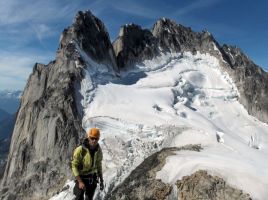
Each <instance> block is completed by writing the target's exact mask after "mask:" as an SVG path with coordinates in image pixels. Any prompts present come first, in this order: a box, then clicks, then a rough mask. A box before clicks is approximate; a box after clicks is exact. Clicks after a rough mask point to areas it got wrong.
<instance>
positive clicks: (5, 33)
mask: <svg viewBox="0 0 268 200" xmlns="http://www.w3.org/2000/svg"><path fill="white" fill-rule="evenodd" d="M267 8H268V2H267V1H265V0H256V1H254V2H253V1H252V0H150V1H147V0H120V1H119V0H95V1H94V0H57V1H56V0H42V1H41V0H23V1H22V0H1V1H0V90H3V89H11V90H17V89H20V90H22V89H23V88H24V87H25V85H26V81H27V79H28V77H29V75H30V73H31V72H32V68H33V65H34V63H36V62H40V63H44V64H47V63H48V62H49V61H51V60H53V59H54V58H55V52H56V49H57V47H58V42H59V37H60V34H61V32H62V30H63V29H64V28H65V27H67V26H69V25H71V23H72V20H73V18H74V16H75V14H76V13H77V11H78V10H91V12H92V13H93V14H94V15H96V16H97V17H98V18H100V19H101V20H102V21H103V22H104V24H105V25H106V28H107V29H108V31H109V34H110V38H111V40H114V39H115V38H116V37H117V34H118V31H119V28H120V26H121V25H124V24H127V23H136V24H139V25H141V26H142V27H144V28H149V29H151V28H152V26H153V24H154V23H155V21H156V20H157V19H159V18H161V17H167V18H170V19H173V20H175V21H176V22H177V23H179V24H182V25H184V26H187V27H191V28H192V29H193V30H194V31H202V30H204V29H207V30H208V31H209V32H211V33H212V34H213V35H214V37H215V38H216V40H217V41H218V42H219V43H220V44H224V43H226V44H231V45H236V46H238V47H240V48H241V49H242V50H243V51H244V53H246V54H247V55H248V56H249V57H250V58H251V59H252V60H253V61H254V62H255V63H256V64H258V65H260V66H261V67H263V68H264V69H266V71H268V37H267V36H268V20H267V19H268V12H267Z"/></svg>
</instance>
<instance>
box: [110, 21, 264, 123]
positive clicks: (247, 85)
mask: <svg viewBox="0 0 268 200" xmlns="http://www.w3.org/2000/svg"><path fill="white" fill-rule="evenodd" d="M113 46H114V49H115V54H116V56H117V63H118V66H119V67H120V68H125V67H129V66H130V65H133V64H137V63H142V61H144V60H150V59H152V58H154V57H156V56H161V54H169V53H183V52H185V51H190V52H192V53H193V54H195V53H196V52H197V51H200V52H201V53H209V54H211V55H213V56H215V57H216V58H218V60H219V62H220V65H221V67H222V71H226V72H227V73H228V74H229V75H230V76H231V78H232V79H233V81H234V83H235V85H236V87H237V89H238V92H239V94H240V96H239V101H240V103H241V104H242V105H243V106H244V107H245V108H246V109H247V111H248V112H249V114H251V115H253V116H255V117H257V118H258V119H259V120H261V121H263V122H265V123H268V101H267V99H268V73H267V72H265V71H264V70H262V69H261V68H260V67H259V66H257V65H256V64H255V63H254V62H253V61H252V60H250V58H249V57H248V56H246V55H245V54H244V53H243V52H242V51H241V50H240V49H239V48H237V47H233V46H230V45H226V44H224V45H222V46H220V45H219V43H218V42H217V41H216V40H215V39H214V37H213V35H212V34H211V33H209V32H208V31H203V32H201V33H198V32H194V31H192V30H191V28H188V27H185V26H183V25H180V24H177V23H176V22H174V21H172V20H170V19H166V18H162V19H159V20H158V21H157V22H156V23H155V24H154V26H153V28H152V30H151V31H149V30H147V29H142V28H141V27H140V26H138V25H134V24H132V25H126V26H123V27H121V29H120V33H119V37H118V38H117V39H116V40H115V41H114V43H113ZM170 56H172V55H170Z"/></svg>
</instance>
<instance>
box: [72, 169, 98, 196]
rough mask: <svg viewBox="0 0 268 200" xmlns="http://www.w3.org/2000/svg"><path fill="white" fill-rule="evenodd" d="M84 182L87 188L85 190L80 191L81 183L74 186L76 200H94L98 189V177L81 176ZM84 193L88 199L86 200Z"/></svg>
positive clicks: (76, 182)
mask: <svg viewBox="0 0 268 200" xmlns="http://www.w3.org/2000/svg"><path fill="white" fill-rule="evenodd" d="M80 177H81V179H82V181H83V182H84V184H85V186H86V188H85V190H81V189H79V183H78V181H75V186H74V191H73V192H74V195H75V200H92V199H93V196H94V193H95V190H96V187H97V176H96V175H95V174H94V175H91V174H90V175H86V176H80ZM84 193H85V196H86V198H85V199H84Z"/></svg>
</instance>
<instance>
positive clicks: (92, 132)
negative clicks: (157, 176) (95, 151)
mask: <svg viewBox="0 0 268 200" xmlns="http://www.w3.org/2000/svg"><path fill="white" fill-rule="evenodd" d="M87 137H88V138H89V137H92V138H97V139H99V138H100V130H99V129H98V128H92V129H90V130H89V131H88V133H87Z"/></svg>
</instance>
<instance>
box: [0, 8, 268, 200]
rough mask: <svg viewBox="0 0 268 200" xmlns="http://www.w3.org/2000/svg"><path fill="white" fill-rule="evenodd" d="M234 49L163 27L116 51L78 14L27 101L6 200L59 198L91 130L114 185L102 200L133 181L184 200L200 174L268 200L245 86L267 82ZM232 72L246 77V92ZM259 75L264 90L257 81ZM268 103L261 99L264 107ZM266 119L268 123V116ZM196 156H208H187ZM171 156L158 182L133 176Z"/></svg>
mask: <svg viewBox="0 0 268 200" xmlns="http://www.w3.org/2000/svg"><path fill="white" fill-rule="evenodd" d="M229 49H230V52H229V53H228V51H227V50H228V49H227V50H224V47H220V46H219V45H218V43H217V42H216V41H215V39H214V38H213V36H212V35H211V34H210V33H209V32H202V33H195V32H193V31H192V30H191V29H190V28H186V27H184V26H182V25H177V24H176V23H175V22H173V21H171V20H168V19H161V20H159V21H157V22H156V24H155V25H154V27H153V30H152V31H149V30H144V29H142V28H141V27H139V26H137V25H134V24H130V25H127V26H123V27H122V29H121V31H120V35H119V37H118V39H117V40H116V41H115V42H114V43H113V46H112V44H111V43H110V40H109V35H108V33H107V31H106V29H105V27H104V25H103V23H102V22H101V21H100V20H99V19H97V18H96V17H95V16H93V15H92V14H91V13H90V12H89V11H88V12H78V14H77V16H76V18H75V21H74V24H73V25H72V26H70V27H69V28H68V29H66V30H64V32H63V34H62V36H61V39H60V46H59V49H58V52H57V57H56V60H55V61H53V62H51V63H49V64H48V65H42V64H37V65H36V66H35V67H34V70H33V73H32V74H31V76H30V78H29V81H28V84H27V86H26V89H25V90H24V92H23V96H22V102H21V107H20V110H19V113H18V117H17V121H16V125H15V129H14V132H13V137H12V142H11V149H10V154H9V158H8V162H7V167H6V170H5V173H4V177H3V180H2V182H1V188H2V190H1V192H0V195H1V196H0V197H1V198H3V199H8V198H19V199H40V198H45V199H47V198H49V197H51V196H52V195H53V194H55V193H56V192H58V191H60V190H62V188H63V185H64V183H65V182H66V180H67V179H72V178H73V177H72V175H71V172H70V168H69V163H68V160H69V158H70V156H71V153H72V150H73V148H74V146H75V145H76V144H77V143H78V139H79V137H81V136H82V135H83V134H84V130H88V129H89V128H91V127H93V126H94V127H98V128H100V129H101V140H100V141H99V142H100V145H101V147H102V149H103V153H104V160H103V171H104V179H105V192H103V193H100V192H99V191H97V192H96V199H98V198H99V199H100V198H106V199H109V196H110V195H111V194H112V195H113V194H114V195H113V196H114V197H117V196H119V197H120V195H121V193H120V192H121V191H124V186H125V185H124V182H123V180H134V182H135V179H134V178H135V177H136V179H137V181H139V180H145V179H144V177H143V178H142V179H139V177H138V176H136V175H137V174H138V175H141V174H143V173H144V174H149V176H148V177H149V178H151V179H156V178H159V180H160V181H159V182H161V185H166V187H165V188H167V189H168V190H167V192H166V193H165V195H171V193H170V188H172V195H171V196H169V197H168V198H170V199H178V196H180V195H181V193H180V192H181V191H179V190H176V189H175V188H176V185H177V186H178V188H181V186H182V185H184V183H181V182H177V181H179V180H180V179H181V178H182V176H184V175H191V174H192V173H194V172H195V171H197V170H199V169H203V170H207V171H208V172H209V173H212V174H213V175H218V176H220V177H222V178H224V180H226V181H227V183H228V184H230V185H232V186H233V187H234V188H237V189H238V191H239V190H240V189H242V190H243V192H244V193H249V195H250V196H252V197H254V198H256V199H263V197H264V196H267V192H266V191H265V188H267V180H268V174H267V170H266V169H267V162H266V159H265V158H266V157H267V154H268V150H267V142H268V141H267V140H268V138H267V130H268V129H267V124H265V123H263V122H260V121H259V120H258V119H256V118H254V117H252V116H250V115H248V113H247V111H246V110H245V109H244V107H243V106H242V105H241V104H240V103H239V101H241V100H240V98H241V97H243V94H244V93H241V91H242V90H241V88H243V87H244V86H243V84H244V83H245V81H246V80H247V81H249V82H250V81H251V82H253V83H255V82H256V81H257V82H256V84H255V86H254V87H256V88H257V87H258V88H259V87H260V88H261V89H260V90H261V91H267V89H266V85H265V84H266V82H267V81H266V82H265V83H263V82H261V83H262V84H259V81H260V80H267V78H266V76H267V74H266V73H264V72H263V71H261V70H260V69H259V68H254V66H255V65H254V63H253V64H252V68H251V69H252V71H251V72H253V71H254V73H250V74H244V76H242V75H241V74H242V73H243V72H244V71H243V70H239V69H241V67H245V68H246V67H247V66H246V64H245V63H247V62H246V60H244V55H243V54H242V53H241V52H240V51H239V54H236V53H235V52H233V51H231V49H232V48H231V47H230V48H229ZM224 52H225V53H224ZM228 56H229V57H230V56H233V58H234V62H233V63H236V64H234V65H231V64H230V63H231V60H230V59H227V58H228ZM241 59H242V60H244V61H243V62H240V61H239V60H241ZM247 61H248V62H249V60H247ZM241 63H242V64H243V63H244V64H245V66H244V64H243V65H241V66H240V64H241ZM234 66H235V67H234ZM254 69H255V70H254ZM232 70H233V71H236V70H238V73H237V74H240V75H241V76H240V78H239V79H238V80H240V81H241V82H239V83H240V85H237V84H236V82H235V81H234V79H233V76H235V75H236V73H232ZM254 74H257V75H258V77H259V78H256V79H253V78H249V77H253V76H255V75H254ZM235 80H236V79H235ZM251 82H250V83H251ZM249 85H250V84H249ZM251 89H253V88H251ZM256 91H257V90H256ZM247 92H248V93H249V90H247ZM253 94H254V93H252V95H251V97H252V96H254V95H253ZM266 94H267V92H262V93H261V95H259V96H258V95H257V97H256V95H255V96H254V98H255V97H256V100H257V102H256V104H257V105H260V104H259V103H258V102H260V101H259V100H258V99H259V98H263V97H265V95H266ZM247 98H248V97H247ZM262 102H263V104H264V105H267V104H266V103H267V102H265V101H264V100H263V101H262ZM250 105H251V106H252V105H253V104H252V103H251V104H250ZM252 107H253V106H252ZM258 112H259V113H263V116H266V115H267V110H266V108H265V107H264V109H262V110H258ZM261 119H265V118H261ZM188 144H200V145H194V147H192V148H188V147H187V148H186V147H183V148H180V147H181V146H184V145H188ZM195 146H198V148H197V147H195ZM165 147H167V148H169V147H176V148H173V150H172V153H168V154H167V155H166V156H165V157H164V159H163V157H162V163H161V165H159V166H158V165H156V164H155V163H152V167H153V168H154V170H153V172H151V171H148V170H149V168H142V167H138V168H137V169H138V171H139V173H134V175H133V174H132V173H131V172H132V170H136V171H137V169H135V168H136V167H137V166H138V165H139V164H141V165H140V166H144V165H143V161H144V159H146V158H147V157H148V156H150V155H152V154H153V153H156V154H158V153H157V152H158V151H160V150H161V149H163V148H165ZM196 149H198V151H197V152H196V151H195V150H196ZM189 150H191V151H190V152H189ZM192 150H194V151H193V152H192ZM164 152H165V151H164ZM154 155H155V154H154ZM159 155H161V154H159ZM160 157H161V156H160ZM165 158H166V159H165ZM150 160H151V159H149V161H148V160H147V165H148V162H149V163H150V162H153V161H154V160H153V161H152V160H151V161H150ZM156 169H157V170H156ZM143 170H144V172H143ZM146 170H147V171H146ZM135 174H136V175H135ZM18 177H20V179H19V180H18ZM133 177H134V178H133ZM125 178H127V179H125ZM216 180H218V179H216ZM251 180H252V182H250V184H246V183H249V181H251ZM189 182H191V181H189ZM218 182H219V181H218ZM121 183H123V184H122V185H121ZM138 183H139V182H138ZM221 183H222V184H225V183H223V182H222V181H221ZM130 184H132V183H130ZM133 184H134V183H133ZM140 185H141V186H142V183H141V184H140ZM72 186H73V182H72V181H70V182H69V183H68V187H64V190H65V191H63V192H62V193H60V194H59V195H56V196H54V197H53V198H52V199H72V197H73V195H72ZM128 186H129V185H128ZM228 188H229V187H228ZM117 191H119V193H116V192H117ZM126 191H129V190H126ZM176 191H177V192H176ZM230 191H234V190H229V193H228V194H229V195H230V193H232V192H230ZM240 193H241V192H240ZM240 193H239V194H240ZM147 194H151V193H150V192H148V193H147ZM239 194H238V195H239ZM125 195H128V194H127V193H126V194H125ZM137 195H138V196H139V197H141V199H143V198H142V193H139V192H137ZM161 196H162V197H163V195H161ZM246 196H247V195H246ZM121 197H122V196H121ZM235 197H237V196H235ZM148 198H150V197H148ZM204 198H205V197H204ZM134 199H135V198H134ZM241 199H242V198H241ZM245 199H246V198H245Z"/></svg>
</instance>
